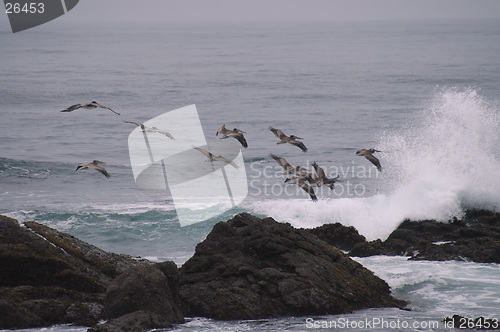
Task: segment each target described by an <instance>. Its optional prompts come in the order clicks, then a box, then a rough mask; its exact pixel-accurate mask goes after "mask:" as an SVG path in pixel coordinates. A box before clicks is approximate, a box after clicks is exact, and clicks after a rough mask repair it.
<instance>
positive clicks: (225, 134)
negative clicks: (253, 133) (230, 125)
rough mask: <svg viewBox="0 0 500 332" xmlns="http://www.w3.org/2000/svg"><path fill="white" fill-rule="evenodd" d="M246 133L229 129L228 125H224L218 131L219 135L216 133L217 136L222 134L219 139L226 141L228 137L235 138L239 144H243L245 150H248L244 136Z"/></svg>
mask: <svg viewBox="0 0 500 332" xmlns="http://www.w3.org/2000/svg"><path fill="white" fill-rule="evenodd" d="M244 133H245V132H244V131H243V130H239V129H238V128H234V129H233V130H230V129H227V128H226V125H225V124H223V125H222V126H221V127H220V128H219V129H218V130H217V133H215V136H217V135H219V134H221V136H220V137H219V139H224V138H228V137H233V138H236V139H237V140H238V142H240V143H241V145H242V146H243V147H244V148H248V144H247V140H246V139H245V136H243V134H244Z"/></svg>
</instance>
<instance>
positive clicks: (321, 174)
mask: <svg viewBox="0 0 500 332" xmlns="http://www.w3.org/2000/svg"><path fill="white" fill-rule="evenodd" d="M312 165H313V167H314V170H315V171H316V174H317V175H318V177H319V178H320V179H325V180H326V179H327V177H326V175H325V171H324V170H323V169H322V168H321V167H319V165H318V164H316V162H313V164H312Z"/></svg>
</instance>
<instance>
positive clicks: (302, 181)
mask: <svg viewBox="0 0 500 332" xmlns="http://www.w3.org/2000/svg"><path fill="white" fill-rule="evenodd" d="M297 185H298V186H299V187H300V188H302V189H303V190H304V191H305V192H306V193H308V194H309V196H310V197H311V199H312V200H313V202H316V201H317V200H318V198H317V197H316V193H315V192H314V188H313V187H312V186H311V185H308V184H307V183H306V182H305V179H304V178H300V179H299V180H298V182H297Z"/></svg>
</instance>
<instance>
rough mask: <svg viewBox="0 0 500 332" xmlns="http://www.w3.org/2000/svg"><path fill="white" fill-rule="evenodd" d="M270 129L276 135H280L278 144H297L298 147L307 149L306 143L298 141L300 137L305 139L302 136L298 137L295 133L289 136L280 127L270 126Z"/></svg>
mask: <svg viewBox="0 0 500 332" xmlns="http://www.w3.org/2000/svg"><path fill="white" fill-rule="evenodd" d="M269 130H270V131H272V132H273V133H274V135H276V137H278V138H279V139H280V141H279V142H278V143H276V144H285V143H289V144H292V145H295V146H296V147H298V148H300V149H301V150H302V151H303V152H306V151H307V148H306V146H305V145H304V143H302V142H300V141H297V140H298V139H303V138H302V137H297V136H295V135H290V136H287V135H285V134H283V132H282V131H281V130H280V129H276V128H273V127H269Z"/></svg>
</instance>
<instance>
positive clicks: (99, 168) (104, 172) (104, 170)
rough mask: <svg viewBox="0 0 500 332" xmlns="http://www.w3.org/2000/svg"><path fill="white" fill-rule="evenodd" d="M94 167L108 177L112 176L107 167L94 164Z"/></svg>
mask: <svg viewBox="0 0 500 332" xmlns="http://www.w3.org/2000/svg"><path fill="white" fill-rule="evenodd" d="M92 168H94V169H95V170H96V171H98V172H101V173H102V174H104V176H105V177H107V178H108V179H109V178H110V177H111V175H109V173H108V171H106V169H105V168H104V167H101V166H97V165H96V166H94V167H92Z"/></svg>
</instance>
